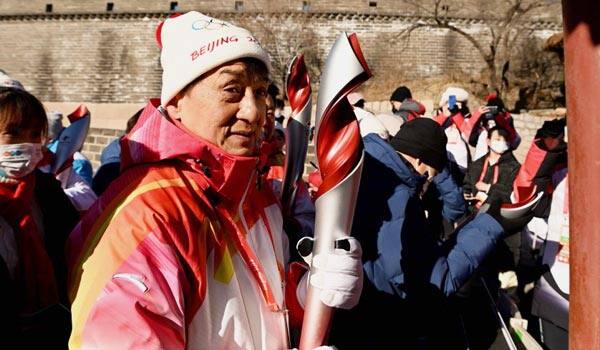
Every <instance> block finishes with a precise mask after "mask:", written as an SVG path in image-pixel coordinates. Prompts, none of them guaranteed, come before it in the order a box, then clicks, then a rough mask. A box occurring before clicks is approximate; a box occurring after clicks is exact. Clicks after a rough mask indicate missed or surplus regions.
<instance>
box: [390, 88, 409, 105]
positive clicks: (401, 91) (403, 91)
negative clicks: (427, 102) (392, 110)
mask: <svg viewBox="0 0 600 350" xmlns="http://www.w3.org/2000/svg"><path fill="white" fill-rule="evenodd" d="M407 98H412V94H411V92H410V90H409V89H408V88H407V87H406V86H400V87H398V88H396V90H394V92H393V93H392V96H390V101H398V102H404V100H406V99H407Z"/></svg>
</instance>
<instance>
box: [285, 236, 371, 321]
mask: <svg viewBox="0 0 600 350" xmlns="http://www.w3.org/2000/svg"><path fill="white" fill-rule="evenodd" d="M307 239H308V240H312V238H308V237H305V238H303V239H302V240H300V241H299V242H298V244H297V247H298V248H299V247H300V246H301V245H305V246H306V243H307V242H306V241H305V240H307ZM303 241H304V242H303ZM335 246H336V248H335V249H334V250H333V252H332V253H322V254H319V255H316V256H314V257H312V254H309V255H306V257H305V261H306V262H307V263H308V264H309V265H310V264H311V262H312V266H314V267H316V268H317V272H316V273H315V274H314V275H311V276H310V284H311V285H312V286H313V287H314V288H316V289H317V290H319V299H321V301H322V302H323V304H325V305H327V306H331V307H336V308H340V309H351V308H353V307H354V306H356V304H358V300H359V299H360V293H361V292H362V286H363V267H362V261H361V256H362V249H361V247H360V243H359V242H358V241H357V240H356V239H355V238H353V237H346V238H341V239H338V240H336V242H335ZM304 250H305V252H306V249H304ZM311 250H312V249H311ZM299 251H300V253H301V255H303V254H302V253H303V249H299ZM311 257H312V259H311ZM311 260H312V261H311ZM299 299H300V298H299Z"/></svg>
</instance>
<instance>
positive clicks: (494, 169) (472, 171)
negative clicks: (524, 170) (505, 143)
mask: <svg viewBox="0 0 600 350" xmlns="http://www.w3.org/2000/svg"><path fill="white" fill-rule="evenodd" d="M487 159H488V156H487V155H486V156H485V157H482V158H479V159H478V160H476V161H474V162H472V163H471V165H469V169H467V174H466V176H465V180H464V181H465V182H464V185H463V188H464V191H465V193H472V194H473V195H475V194H476V193H477V192H478V190H477V189H476V188H475V184H477V182H479V181H480V178H481V175H482V174H483V173H484V169H483V167H484V165H487V168H486V169H485V174H484V177H483V179H481V181H483V182H485V183H486V184H491V187H490V190H489V191H488V193H487V195H488V201H489V200H490V199H491V198H493V197H497V198H499V199H500V200H501V201H502V202H503V203H510V202H511V200H510V195H511V193H512V190H513V182H514V181H515V178H516V177H517V173H518V172H519V168H520V167H521V164H519V161H518V160H517V158H515V156H514V155H513V153H512V152H505V153H503V154H502V155H501V156H500V159H498V163H496V164H493V165H492V164H489V162H486V160H487ZM496 174H497V179H495V177H496Z"/></svg>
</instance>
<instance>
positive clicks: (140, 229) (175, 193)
mask: <svg viewBox="0 0 600 350" xmlns="http://www.w3.org/2000/svg"><path fill="white" fill-rule="evenodd" d="M157 105H158V101H153V103H150V104H148V106H147V107H146V109H145V110H144V112H143V114H142V116H141V117H140V121H138V124H137V125H136V127H135V128H134V129H133V130H132V131H131V132H130V134H128V135H127V136H126V137H125V138H124V139H123V141H121V147H122V157H123V158H122V159H123V160H122V162H123V168H124V171H123V172H122V175H121V176H120V177H119V178H118V179H117V180H116V181H115V182H114V183H113V184H112V185H111V187H110V188H109V189H108V190H107V191H106V193H105V194H104V195H103V196H102V197H100V199H99V200H98V201H97V202H96V204H95V205H94V206H93V207H92V208H91V209H90V210H89V211H88V213H87V215H86V217H85V218H84V219H83V221H82V222H81V223H80V224H79V225H78V227H77V228H76V229H75V230H74V232H73V233H72V234H71V237H70V242H69V247H68V253H69V257H68V259H69V263H70V266H71V274H70V282H71V286H72V290H71V293H72V294H71V296H72V298H73V305H72V320H73V332H72V334H71V339H70V342H69V346H70V348H71V349H92V348H93V349H95V348H103V349H284V348H286V347H287V346H288V344H287V324H286V314H285V312H283V311H284V310H285V309H287V308H289V307H290V305H287V306H286V303H285V299H286V298H285V295H286V294H287V295H291V296H295V295H296V292H295V289H294V290H293V291H287V293H286V291H284V280H285V276H284V274H285V270H286V261H285V258H284V252H285V250H286V249H287V241H286V237H285V234H283V228H282V227H283V222H282V216H281V208H280V204H279V202H278V200H277V198H276V197H275V196H274V195H273V192H272V190H271V186H268V185H265V184H261V179H260V178H259V177H258V172H257V165H258V158H254V157H234V156H231V155H228V154H226V153H224V152H222V151H221V150H220V149H218V148H217V147H216V146H213V145H211V144H209V143H208V142H205V141H203V140H201V139H199V138H197V137H195V136H193V135H192V134H190V133H189V132H186V131H185V128H184V127H183V126H182V125H180V124H179V123H178V122H176V121H173V120H170V119H169V118H167V117H165V116H163V115H162V114H161V113H160V112H159V111H158V110H157ZM300 276H301V274H298V273H296V274H295V277H296V279H299V277H300ZM294 288H295V287H294ZM292 299H293V298H292ZM292 303H293V304H294V305H296V306H297V302H296V301H295V300H293V301H292ZM297 317H298V316H297V315H296V318H297ZM300 317H301V316H300Z"/></svg>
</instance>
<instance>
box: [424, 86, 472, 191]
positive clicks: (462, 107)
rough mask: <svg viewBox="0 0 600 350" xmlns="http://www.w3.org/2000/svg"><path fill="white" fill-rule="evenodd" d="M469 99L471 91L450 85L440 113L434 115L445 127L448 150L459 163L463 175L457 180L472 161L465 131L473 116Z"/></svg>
mask: <svg viewBox="0 0 600 350" xmlns="http://www.w3.org/2000/svg"><path fill="white" fill-rule="evenodd" d="M468 100H469V93H468V92H467V91H466V90H464V89H461V88H458V87H449V88H447V89H446V91H444V93H443V94H442V97H441V99H440V108H439V111H438V114H437V115H436V116H435V117H433V120H435V121H436V122H438V124H440V125H441V126H442V128H444V132H445V134H446V137H447V138H448V143H447V144H446V150H447V151H448V153H449V156H451V160H452V161H453V162H454V163H456V164H457V165H458V168H459V170H460V173H461V176H459V177H458V178H457V180H460V181H462V175H464V174H465V172H466V171H467V166H468V165H469V163H470V162H471V153H470V151H469V146H468V144H467V140H468V134H466V133H465V132H464V131H463V129H464V128H465V127H467V125H468V124H469V123H468V119H469V118H470V116H471V112H470V111H469V107H468V106H467V103H468ZM460 181H459V182H460Z"/></svg>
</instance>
